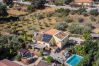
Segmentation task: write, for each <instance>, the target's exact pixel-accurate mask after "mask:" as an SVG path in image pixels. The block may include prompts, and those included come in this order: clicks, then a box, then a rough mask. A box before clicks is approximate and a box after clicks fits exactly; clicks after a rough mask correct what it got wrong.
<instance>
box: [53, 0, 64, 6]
mask: <svg viewBox="0 0 99 66" xmlns="http://www.w3.org/2000/svg"><path fill="white" fill-rule="evenodd" d="M54 4H55V5H57V6H59V5H64V0H54Z"/></svg>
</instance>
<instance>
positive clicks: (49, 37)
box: [42, 34, 52, 42]
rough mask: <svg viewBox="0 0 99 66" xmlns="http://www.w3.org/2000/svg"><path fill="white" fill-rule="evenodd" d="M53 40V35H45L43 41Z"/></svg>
mask: <svg viewBox="0 0 99 66" xmlns="http://www.w3.org/2000/svg"><path fill="white" fill-rule="evenodd" d="M51 38H52V36H51V35H48V34H43V37H42V41H44V42H49V41H50V40H51Z"/></svg>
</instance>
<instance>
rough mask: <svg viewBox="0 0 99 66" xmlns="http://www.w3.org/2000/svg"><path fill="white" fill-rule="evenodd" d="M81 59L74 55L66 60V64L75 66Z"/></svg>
mask: <svg viewBox="0 0 99 66" xmlns="http://www.w3.org/2000/svg"><path fill="white" fill-rule="evenodd" d="M82 58H83V57H81V56H79V55H76V54H74V55H73V56H71V57H70V58H68V59H67V61H66V63H67V64H69V65H71V66H76V65H77V64H78V63H79V62H80V61H81V60H82Z"/></svg>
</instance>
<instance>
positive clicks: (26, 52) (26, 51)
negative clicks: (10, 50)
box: [18, 49, 33, 58]
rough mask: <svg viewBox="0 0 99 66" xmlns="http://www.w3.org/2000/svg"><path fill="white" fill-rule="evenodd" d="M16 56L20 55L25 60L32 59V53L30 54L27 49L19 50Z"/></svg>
mask: <svg viewBox="0 0 99 66" xmlns="http://www.w3.org/2000/svg"><path fill="white" fill-rule="evenodd" d="M18 54H20V55H22V57H26V58H29V57H33V53H30V51H29V50H27V49H20V50H19V51H18Z"/></svg>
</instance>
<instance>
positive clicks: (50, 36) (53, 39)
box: [35, 29, 69, 48]
mask: <svg viewBox="0 0 99 66" xmlns="http://www.w3.org/2000/svg"><path fill="white" fill-rule="evenodd" d="M35 38H36V41H37V43H39V44H44V45H46V46H47V47H50V46H53V45H56V46H57V47H59V48H62V47H63V46H64V45H65V44H66V43H67V41H68V38H69V33H68V32H63V31H59V30H56V29H49V30H47V31H43V32H39V33H37V35H36V36H35Z"/></svg>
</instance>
